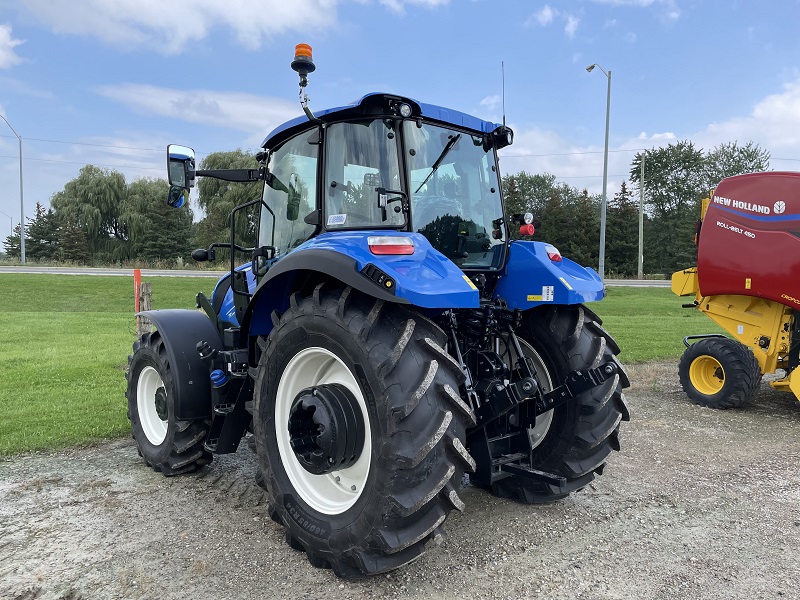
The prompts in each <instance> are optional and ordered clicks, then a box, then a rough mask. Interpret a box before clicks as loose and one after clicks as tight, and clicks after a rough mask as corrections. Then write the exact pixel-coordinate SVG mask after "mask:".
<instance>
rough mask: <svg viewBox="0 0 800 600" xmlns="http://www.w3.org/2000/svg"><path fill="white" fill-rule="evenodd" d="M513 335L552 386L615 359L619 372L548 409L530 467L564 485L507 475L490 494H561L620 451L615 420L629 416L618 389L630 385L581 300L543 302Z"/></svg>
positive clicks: (612, 345)
mask: <svg viewBox="0 0 800 600" xmlns="http://www.w3.org/2000/svg"><path fill="white" fill-rule="evenodd" d="M517 335H518V336H519V337H520V338H522V340H524V341H525V342H527V343H528V344H530V345H531V346H532V347H533V349H534V350H535V351H536V353H537V354H538V355H539V356H540V357H541V360H542V362H543V363H544V366H545V367H546V368H547V370H548V375H549V379H550V381H551V382H552V386H553V387H558V386H559V385H562V384H563V383H564V379H565V377H566V376H567V374H568V373H569V372H570V371H574V370H576V369H581V370H586V369H590V368H595V367H597V366H599V365H601V364H603V363H605V362H608V361H612V360H613V361H615V362H617V366H618V368H619V370H618V373H617V374H616V375H614V377H612V378H611V379H609V380H608V381H606V382H605V383H603V384H602V385H600V386H598V387H595V388H593V389H591V390H589V391H587V392H584V393H583V394H580V395H579V396H578V397H577V398H575V399H574V400H573V401H571V402H568V403H566V404H562V405H561V406H558V407H556V408H555V409H553V411H554V412H553V417H552V421H551V422H550V425H549V427H548V428H547V431H546V432H541V434H543V437H542V438H541V441H538V442H537V443H536V444H535V448H534V450H533V458H532V461H531V466H532V468H534V469H537V470H540V471H544V472H547V473H553V474H556V475H560V476H561V477H563V478H564V479H565V480H566V483H565V484H564V485H555V484H550V483H545V482H532V481H528V480H523V479H521V478H518V477H516V476H515V475H511V476H509V477H507V478H504V479H501V480H499V481H497V482H495V483H494V484H493V485H492V487H491V490H492V493H493V494H495V495H496V496H500V497H503V498H510V499H512V500H517V501H519V502H522V503H525V504H541V503H545V502H552V501H554V500H559V499H561V498H565V497H566V496H568V495H569V494H570V493H571V492H574V491H577V490H580V489H582V488H583V487H585V486H586V485H588V484H589V483H590V482H591V481H592V480H593V479H594V478H595V476H596V475H600V474H602V472H603V468H604V467H605V462H606V459H607V457H608V455H609V454H611V452H612V451H615V450H619V448H620V445H619V425H620V422H621V421H628V420H630V413H629V411H628V406H627V403H626V402H625V396H624V394H623V392H622V390H623V388H626V387H628V386H629V385H630V382H629V380H628V376H627V374H626V373H625V369H624V367H623V366H622V365H621V364H619V362H618V361H617V359H616V355H617V354H618V353H619V347H618V346H617V344H616V342H615V341H614V339H613V338H612V337H611V335H609V333H608V332H607V331H606V330H605V329H603V327H602V321H601V320H600V319H599V318H598V317H597V315H595V314H594V313H593V312H592V311H590V310H589V309H588V308H586V307H585V306H582V305H563V306H562V305H557V306H542V307H539V308H535V309H532V310H530V311H527V312H526V313H524V315H523V321H522V326H521V328H520V329H519V331H517Z"/></svg>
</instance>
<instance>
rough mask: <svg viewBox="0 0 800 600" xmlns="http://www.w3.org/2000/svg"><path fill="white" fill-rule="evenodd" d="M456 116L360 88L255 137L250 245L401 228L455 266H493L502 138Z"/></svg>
mask: <svg viewBox="0 0 800 600" xmlns="http://www.w3.org/2000/svg"><path fill="white" fill-rule="evenodd" d="M431 115H436V116H437V117H438V119H435V118H433V117H432V116H431ZM442 115H444V119H446V120H443V117H442ZM463 117H466V115H462V114H461V113H455V112H454V111H446V110H445V109H442V108H439V107H432V106H427V105H420V104H419V103H417V102H414V101H412V100H409V99H405V98H399V97H397V96H393V95H388V94H370V95H368V96H365V97H364V98H362V99H361V100H360V101H358V102H357V103H355V104H354V105H351V106H346V107H342V108H338V109H333V110H330V111H325V112H324V113H321V114H320V115H319V116H317V117H315V120H313V121H312V120H309V119H306V118H300V119H297V120H295V121H293V122H290V123H288V124H286V125H284V126H281V127H279V128H278V129H277V130H276V131H274V132H273V133H271V134H270V135H269V136H268V137H267V139H266V140H265V141H264V147H265V150H267V152H268V158H267V162H266V170H267V172H268V173H269V176H268V177H267V181H266V185H265V186H264V198H263V200H264V207H265V209H263V210H262V213H261V220H260V228H259V244H260V245H261V246H272V247H274V248H275V257H276V258H279V257H280V256H282V255H285V254H286V253H288V252H289V251H291V250H292V249H293V248H295V247H297V246H299V245H300V244H302V243H303V242H305V241H306V240H308V239H309V238H311V237H313V236H315V235H324V234H326V233H331V232H340V231H351V230H376V231H380V230H387V231H403V232H409V233H419V234H422V235H423V236H424V237H425V238H427V240H428V241H429V242H430V244H431V245H432V246H433V248H434V249H436V250H438V251H439V252H441V253H442V254H444V255H445V256H446V257H447V258H448V259H450V260H451V261H453V263H455V264H456V265H458V266H459V267H461V268H463V269H493V270H496V269H498V268H500V267H501V266H502V264H503V260H504V257H505V251H506V243H505V242H506V238H507V236H506V234H505V232H504V231H503V229H502V227H501V226H500V225H501V224H502V223H504V218H503V203H502V199H501V195H500V180H499V177H498V170H497V159H496V155H495V149H496V148H497V146H498V143H497V142H498V139H500V140H502V141H506V140H507V139H508V137H507V136H500V137H498V136H497V135H493V134H492V131H494V130H495V129H497V127H498V126H494V125H493V124H491V123H487V122H485V121H478V120H477V119H474V118H472V117H470V119H471V120H472V121H474V123H468V125H469V126H471V127H470V129H467V128H465V127H464V126H463V125H461V126H459V125H456V124H455V123H459V124H461V123H463V122H464V121H465V120H466V119H464V118H463ZM476 126H477V127H476ZM499 127H500V128H502V126H499ZM508 131H510V130H508ZM323 157H324V160H323Z"/></svg>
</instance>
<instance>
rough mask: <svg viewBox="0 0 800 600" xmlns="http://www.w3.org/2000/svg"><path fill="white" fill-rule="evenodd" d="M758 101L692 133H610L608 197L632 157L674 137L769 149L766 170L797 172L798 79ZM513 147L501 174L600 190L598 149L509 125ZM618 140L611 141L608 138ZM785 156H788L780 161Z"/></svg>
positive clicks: (504, 155) (707, 146)
mask: <svg viewBox="0 0 800 600" xmlns="http://www.w3.org/2000/svg"><path fill="white" fill-rule="evenodd" d="M795 77H796V79H795V80H794V81H793V82H791V83H788V84H786V85H785V86H784V89H783V90H782V91H781V92H779V93H776V94H771V95H769V96H767V97H765V98H764V99H762V100H760V101H759V102H757V103H756V104H755V105H754V107H753V109H752V111H751V112H750V114H748V115H746V116H743V117H734V118H731V119H728V120H727V121H723V122H719V123H712V124H710V125H708V126H707V127H705V128H704V129H702V130H700V131H699V132H696V133H691V132H682V131H662V132H657V133H651V134H647V133H646V132H641V133H639V134H638V135H637V136H635V137H631V138H630V139H627V140H623V141H622V142H619V136H614V135H612V145H611V146H610V147H609V155H608V195H609V197H612V196H613V194H614V193H616V192H617V191H619V186H620V184H621V183H622V182H623V181H627V180H628V177H629V171H630V165H631V161H632V160H633V157H634V156H635V155H636V153H637V152H640V151H641V150H642V149H646V148H653V147H659V146H666V145H668V144H671V143H675V142H676V141H677V140H679V139H688V140H690V141H692V142H693V143H694V145H695V147H697V148H699V149H702V150H705V151H708V150H711V149H713V148H715V147H716V146H719V145H720V144H723V143H727V142H738V143H739V144H746V143H747V142H749V141H752V142H755V143H756V144H758V145H759V146H760V147H761V148H762V149H763V150H766V151H768V152H770V154H771V155H772V157H773V159H772V162H771V165H770V166H771V168H773V169H778V170H781V169H786V170H796V169H797V168H798V160H800V77H797V76H795ZM511 126H512V128H514V131H515V136H514V137H515V139H514V145H513V146H510V147H508V148H505V149H503V150H501V151H500V157H501V162H500V166H501V172H502V173H503V174H504V175H505V174H509V173H517V172H519V171H527V172H528V173H551V174H553V175H555V176H556V178H557V179H558V181H561V182H564V183H567V184H569V185H571V186H573V187H576V188H578V189H583V188H587V189H588V190H589V192H590V193H593V194H599V193H600V191H601V189H602V175H603V147H602V145H600V144H597V145H578V144H574V143H572V142H570V141H569V140H567V139H566V138H564V137H562V136H561V135H559V134H558V133H556V132H553V131H546V130H540V129H522V128H517V127H514V124H513V123H512V124H511ZM614 137H616V138H617V141H616V142H614V140H613V138H614ZM780 159H788V160H780Z"/></svg>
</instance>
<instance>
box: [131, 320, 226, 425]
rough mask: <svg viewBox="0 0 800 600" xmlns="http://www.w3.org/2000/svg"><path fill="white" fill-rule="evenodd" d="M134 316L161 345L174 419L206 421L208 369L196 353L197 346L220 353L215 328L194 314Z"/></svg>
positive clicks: (209, 414)
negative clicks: (151, 326) (157, 336)
mask: <svg viewBox="0 0 800 600" xmlns="http://www.w3.org/2000/svg"><path fill="white" fill-rule="evenodd" d="M138 314H139V315H143V316H145V317H147V318H148V319H150V320H151V321H152V322H153V324H154V325H155V326H156V329H157V330H158V332H159V334H160V335H161V339H162V341H163V342H164V348H165V349H166V351H167V359H168V360H169V365H170V368H171V370H172V380H173V382H174V385H175V389H174V390H173V391H174V393H175V403H174V404H175V418H176V419H178V420H189V419H206V418H210V417H211V380H210V378H209V369H208V365H207V364H206V363H205V362H203V361H202V360H201V359H200V354H199V353H198V352H197V342H208V343H209V344H210V345H211V347H212V348H214V349H215V350H219V351H222V350H224V347H223V345H222V339H221V338H220V335H219V332H218V331H217V328H216V327H214V324H213V323H212V322H211V321H210V320H209V318H208V317H207V316H206V315H205V314H203V313H201V312H199V311H196V310H181V309H169V310H148V311H144V312H141V313H138Z"/></svg>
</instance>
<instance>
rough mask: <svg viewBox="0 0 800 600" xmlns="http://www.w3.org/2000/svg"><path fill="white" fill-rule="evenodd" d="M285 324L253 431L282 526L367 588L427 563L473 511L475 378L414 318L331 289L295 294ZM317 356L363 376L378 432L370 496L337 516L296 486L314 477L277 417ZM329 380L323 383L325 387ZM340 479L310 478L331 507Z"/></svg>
mask: <svg viewBox="0 0 800 600" xmlns="http://www.w3.org/2000/svg"><path fill="white" fill-rule="evenodd" d="M273 322H274V324H275V327H274V329H273V330H272V332H271V333H270V334H269V336H268V337H267V338H266V339H261V340H259V345H260V346H261V348H262V354H261V357H260V361H259V366H258V375H257V378H256V384H255V405H254V424H253V425H254V437H255V440H256V446H257V450H258V456H259V463H260V467H261V473H260V475H261V479H262V481H261V482H260V483H261V484H262V485H263V487H265V489H266V490H267V497H268V500H269V512H270V516H271V517H272V519H273V520H274V521H276V522H277V523H279V524H281V525H283V526H284V527H285V529H286V540H287V543H288V544H289V545H290V546H291V547H292V548H294V549H296V550H301V551H305V552H306V554H307V556H308V560H309V561H310V562H311V564H312V565H314V566H316V567H321V568H332V569H333V570H334V572H335V573H336V574H337V575H338V576H339V577H343V578H347V579H358V578H362V577H365V576H368V575H374V574H377V573H383V572H386V571H390V570H392V569H396V568H398V567H400V566H402V565H404V564H406V563H409V562H411V561H412V560H415V559H416V558H418V557H419V556H421V555H422V554H423V553H424V552H425V550H426V549H427V547H428V546H429V545H431V544H437V543H439V542H440V541H441V540H442V539H443V537H444V530H443V527H442V524H443V522H444V520H445V518H446V516H447V515H448V513H450V511H452V510H454V509H458V510H462V509H463V506H464V503H463V501H462V500H461V499H460V497H459V491H460V487H461V479H462V476H463V473H464V470H465V469H466V470H473V469H474V467H475V463H474V461H473V460H472V458H471V457H470V455H469V454H468V453H467V451H466V449H465V448H464V440H465V433H464V431H465V423H466V422H469V423H470V424H472V423H474V414H473V413H472V411H471V409H469V407H468V406H467V405H466V404H464V403H463V401H462V400H461V398H460V396H459V395H458V387H459V384H460V383H461V382H462V381H463V374H462V373H461V371H460V369H459V367H458V365H457V364H456V363H455V362H454V361H453V360H452V358H450V356H449V355H448V354H447V352H446V351H445V350H444V346H445V336H444V333H443V332H442V331H441V329H439V328H438V327H437V326H436V325H435V324H434V323H433V322H431V321H430V320H428V319H427V318H425V317H423V316H422V315H420V314H419V313H417V312H415V311H414V310H411V309H409V308H405V307H403V306H401V305H398V304H392V303H384V302H383V301H380V300H377V301H376V300H375V299H374V298H370V297H368V296H365V295H363V294H360V293H358V292H356V291H355V290H353V289H352V288H349V287H348V288H345V289H341V288H338V287H332V286H331V287H330V289H328V288H327V287H326V288H323V285H320V286H318V287H317V288H316V289H315V290H314V293H313V295H310V296H307V297H302V296H300V295H299V294H295V295H293V296H292V297H291V303H290V308H289V309H288V310H287V311H286V312H285V313H284V314H283V315H282V316H280V317H279V316H278V315H277V313H273ZM315 352H319V353H320V354H321V353H322V352H329V353H332V355H334V356H335V358H334V359H332V360H333V361H338V362H337V363H336V364H337V366H336V368H337V369H341V368H342V365H343V366H344V368H345V369H346V370H347V371H349V372H350V373H351V374H352V376H353V377H354V379H353V382H352V384H351V385H353V386H354V387H355V388H358V389H357V390H356V392H360V393H361V395H362V397H361V401H362V402H363V404H362V414H363V415H364V417H365V418H366V421H367V423H368V428H369V432H368V433H367V440H366V441H365V446H364V450H362V454H365V453H366V456H367V457H368V458H369V462H368V463H365V464H368V465H369V466H368V469H367V470H366V474H365V475H364V479H363V487H361V488H360V490H359V492H358V494H357V495H356V494H355V493H354V494H353V496H352V499H350V500H347V502H349V504H347V503H345V504H346V505H343V506H342V507H341V508H335V509H325V508H324V506H323V508H320V507H319V506H318V505H315V506H312V504H314V502H316V501H317V499H318V498H317V497H316V496H314V494H313V493H309V492H308V491H307V490H306V489H305V488H303V487H302V486H303V484H304V483H305V480H303V481H302V482H301V483H300V484H298V485H297V486H295V484H294V483H293V482H292V480H291V479H290V476H289V474H288V473H292V476H293V477H295V480H297V477H298V476H299V477H300V478H303V477H306V478H307V477H308V474H307V473H306V474H305V475H304V474H303V473H302V472H300V473H299V475H298V470H297V467H298V466H300V463H299V462H296V464H295V463H293V462H291V461H297V458H296V457H295V456H294V455H293V454H291V453H290V452H288V453H287V454H289V456H288V457H285V458H283V459H282V458H281V450H280V446H279V441H278V439H277V438H279V437H280V436H282V435H286V434H285V433H282V432H281V428H284V431H285V428H286V424H285V423H281V422H279V420H280V419H279V417H276V414H281V410H283V409H282V408H281V407H282V406H283V405H284V403H285V402H287V401H291V399H290V398H289V396H290V394H286V393H285V392H284V390H285V389H289V388H288V387H287V388H283V387H279V386H280V384H281V379H282V378H284V377H285V378H286V380H287V381H288V380H289V379H290V376H291V375H290V374H291V369H292V368H293V367H292V366H293V365H294V364H296V363H295V362H294V361H297V360H301V358H298V357H303V356H308V355H313V353H315ZM309 353H311V354H309ZM326 369H327V367H326ZM320 371H322V369H320ZM287 373H289V375H287ZM320 377H321V380H318V381H313V380H310V383H311V385H313V386H316V385H320V384H323V383H325V381H324V376H320ZM356 382H357V383H356ZM284 385H288V384H284ZM298 385H299V384H298ZM364 413H366V414H364ZM284 448H285V446H284ZM360 460H361V458H359V461H360ZM284 461H289V462H288V463H284ZM359 464H361V463H359ZM301 468H302V467H301ZM352 469H353V470H355V469H356V466H353V467H352ZM287 471H288V473H287ZM345 472H346V471H342V472H341V473H345ZM336 473H337V472H336V471H334V472H333V473H328V474H324V475H317V476H313V477H320V478H329V479H323V480H316V479H313V478H312V479H311V480H310V481H311V482H312V483H311V484H310V485H312V487H313V486H315V485H318V483H317V482H318V481H321V483H319V487H318V488H314V489H315V490H319V494H320V495H321V496H323V500H325V498H324V496H325V494H326V493H328V492H327V490H328V488H327V487H325V486H328V485H333V483H331V482H333V481H334V480H335V481H338V479H337V478H336V477H337V476H336V475H335V474H336ZM343 478H344V475H343ZM330 493H331V494H332V495H334V494H338V493H339V490H336V489H333V490H332V491H331V492H330Z"/></svg>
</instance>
